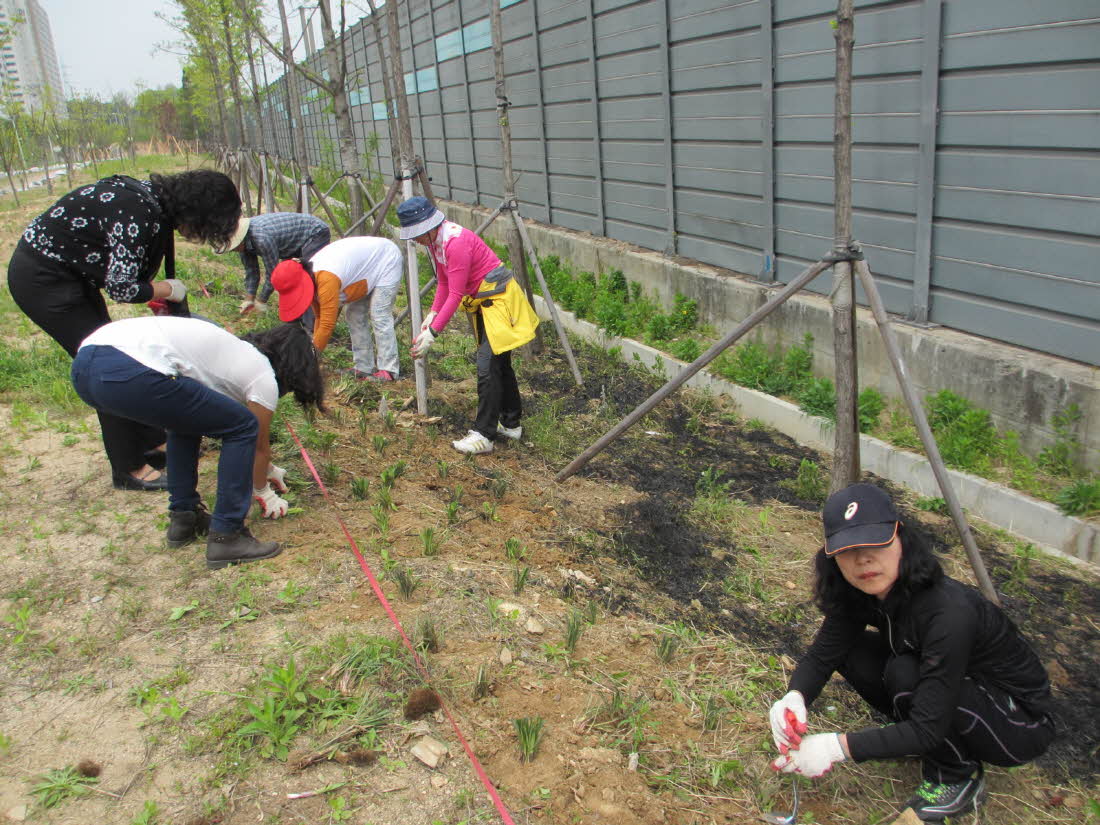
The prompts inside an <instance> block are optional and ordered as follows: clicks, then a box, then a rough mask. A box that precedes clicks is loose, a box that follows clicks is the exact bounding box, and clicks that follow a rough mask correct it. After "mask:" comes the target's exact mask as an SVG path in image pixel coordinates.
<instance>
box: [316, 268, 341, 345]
mask: <svg viewBox="0 0 1100 825" xmlns="http://www.w3.org/2000/svg"><path fill="white" fill-rule="evenodd" d="M315 277H316V278H317V297H316V298H314V308H315V312H316V314H317V320H316V321H314V326H313V348H314V349H316V350H317V351H318V352H324V350H325V347H327V346H328V341H329V339H330V338H331V337H332V331H333V330H334V329H336V318H337V317H338V316H339V315H340V279H339V278H337V277H336V276H335V275H333V274H332V273H331V272H325V270H323V269H322V270H321V271H320V272H318V273H316V276H315Z"/></svg>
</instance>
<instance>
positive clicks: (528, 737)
mask: <svg viewBox="0 0 1100 825" xmlns="http://www.w3.org/2000/svg"><path fill="white" fill-rule="evenodd" d="M512 725H513V726H514V727H515V729H516V738H517V739H518V740H519V756H520V759H521V760H522V761H524V762H530V761H531V760H532V759H534V758H535V756H536V755H537V754H538V750H539V742H541V741H542V717H540V716H527V717H524V718H522V719H513V720H512Z"/></svg>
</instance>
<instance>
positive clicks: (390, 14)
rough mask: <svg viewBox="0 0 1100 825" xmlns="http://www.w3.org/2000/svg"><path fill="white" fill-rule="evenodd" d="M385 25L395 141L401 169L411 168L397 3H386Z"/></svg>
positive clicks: (407, 107)
mask: <svg viewBox="0 0 1100 825" xmlns="http://www.w3.org/2000/svg"><path fill="white" fill-rule="evenodd" d="M386 25H387V27H388V28H389V35H390V62H391V66H392V68H391V71H390V74H391V77H390V79H391V81H392V82H393V96H394V100H396V101H397V139H398V142H399V143H400V144H401V168H402V169H404V170H409V169H411V168H412V164H413V156H414V155H415V152H414V151H413V139H412V125H411V123H410V122H409V101H408V99H407V98H406V97H405V82H404V78H405V68H404V66H403V64H402V61H401V28H400V23H399V22H398V19H397V3H395V2H391V3H386Z"/></svg>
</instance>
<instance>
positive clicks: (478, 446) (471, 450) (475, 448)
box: [451, 430, 493, 455]
mask: <svg viewBox="0 0 1100 825" xmlns="http://www.w3.org/2000/svg"><path fill="white" fill-rule="evenodd" d="M451 446H453V447H454V448H455V449H456V450H458V451H459V452H460V453H466V454H467V455H482V454H483V453H491V452H492V451H493V442H492V441H490V440H489V439H487V438H486V437H485V436H483V435H482V434H481V433H479V432H478V431H477V430H470V431H469V432H468V433H466V437H465V438H461V439H459V440H458V441H452V442H451Z"/></svg>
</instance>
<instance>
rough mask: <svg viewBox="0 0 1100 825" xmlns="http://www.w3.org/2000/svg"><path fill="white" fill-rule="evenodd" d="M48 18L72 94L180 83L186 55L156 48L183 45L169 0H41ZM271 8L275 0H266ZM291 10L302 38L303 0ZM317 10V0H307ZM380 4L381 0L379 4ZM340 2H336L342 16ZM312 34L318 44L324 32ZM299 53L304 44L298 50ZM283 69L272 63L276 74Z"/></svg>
mask: <svg viewBox="0 0 1100 825" xmlns="http://www.w3.org/2000/svg"><path fill="white" fill-rule="evenodd" d="M38 2H39V3H40V4H41V5H42V7H43V8H44V9H45V10H46V14H47V15H49V18H50V30H51V31H52V32H53V42H54V47H55V48H56V49H57V59H58V60H59V61H60V63H61V73H62V77H64V79H65V83H66V84H67V86H68V91H69V92H70V94H83V93H85V92H89V93H91V94H96V95H99V96H100V97H104V98H107V97H111V96H112V95H114V93H115V92H120V91H121V92H127V93H128V94H130V95H133V94H135V93H136V92H137V90H138V84H139V83H140V84H142V85H143V87H144V88H160V87H162V86H167V85H176V86H178V85H179V84H180V81H181V79H182V70H181V65H182V59H181V58H180V57H179V56H177V55H176V54H170V53H168V52H166V51H165V50H164V49H161V48H157V47H158V44H159V45H163V46H165V47H167V48H169V49H171V50H173V51H179V49H178V48H175V47H173V46H172V45H171V44H172V43H173V42H175V41H179V39H180V36H179V33H178V32H176V31H175V30H174V29H172V27H171V26H169V25H168V23H166V22H164V21H163V20H161V19H160V18H158V17H157V16H156V13H157V12H160V13H161V14H162V15H166V16H168V17H169V18H171V17H176V16H178V11H177V7H176V5H175V4H174V3H172V2H171V0H38ZM265 5H267V6H268V7H269V9H270V8H272V7H274V5H275V4H274V3H267V4H265ZM286 5H287V13H288V17H289V18H290V19H289V23H290V34H291V38H292V39H293V40H294V41H295V42H299V40H300V33H301V28H302V27H301V22H300V20H301V18H300V16H299V12H298V7H299V6H301V5H303V2H302V0H288V2H287V3H286ZM307 5H308V6H309V7H310V10H311V11H313V12H314V13H315V12H316V5H317V4H316V2H313V3H308V4H307ZM379 5H381V4H379ZM338 8H339V7H338V5H336V4H335V3H334V4H333V9H334V12H333V13H334V15H336V19H337V20H339V17H338V14H339V12H338ZM366 9H367V4H366V3H365V2H357V0H348V2H347V20H348V24H349V25H350V24H351V23H353V22H354V21H356V20H358V19H359V18H360V17H361V16H362V14H363V13H364V12H365V11H366ZM267 19H268V21H269V23H270V25H271V26H272V28H274V27H275V26H276V24H277V20H278V16H277V14H272V13H270V11H269V14H268V15H267ZM314 37H315V38H316V40H317V43H318V44H320V40H321V36H320V32H319V31H318V30H317V29H316V28H315V29H314ZM296 54H297V55H298V56H299V57H302V56H304V50H303V49H302V48H301V47H300V46H299V48H298V49H297V50H296ZM281 74H282V71H281V70H279V69H273V68H269V77H270V79H271V80H274V79H275V78H276V77H278V76H280V75H281Z"/></svg>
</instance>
